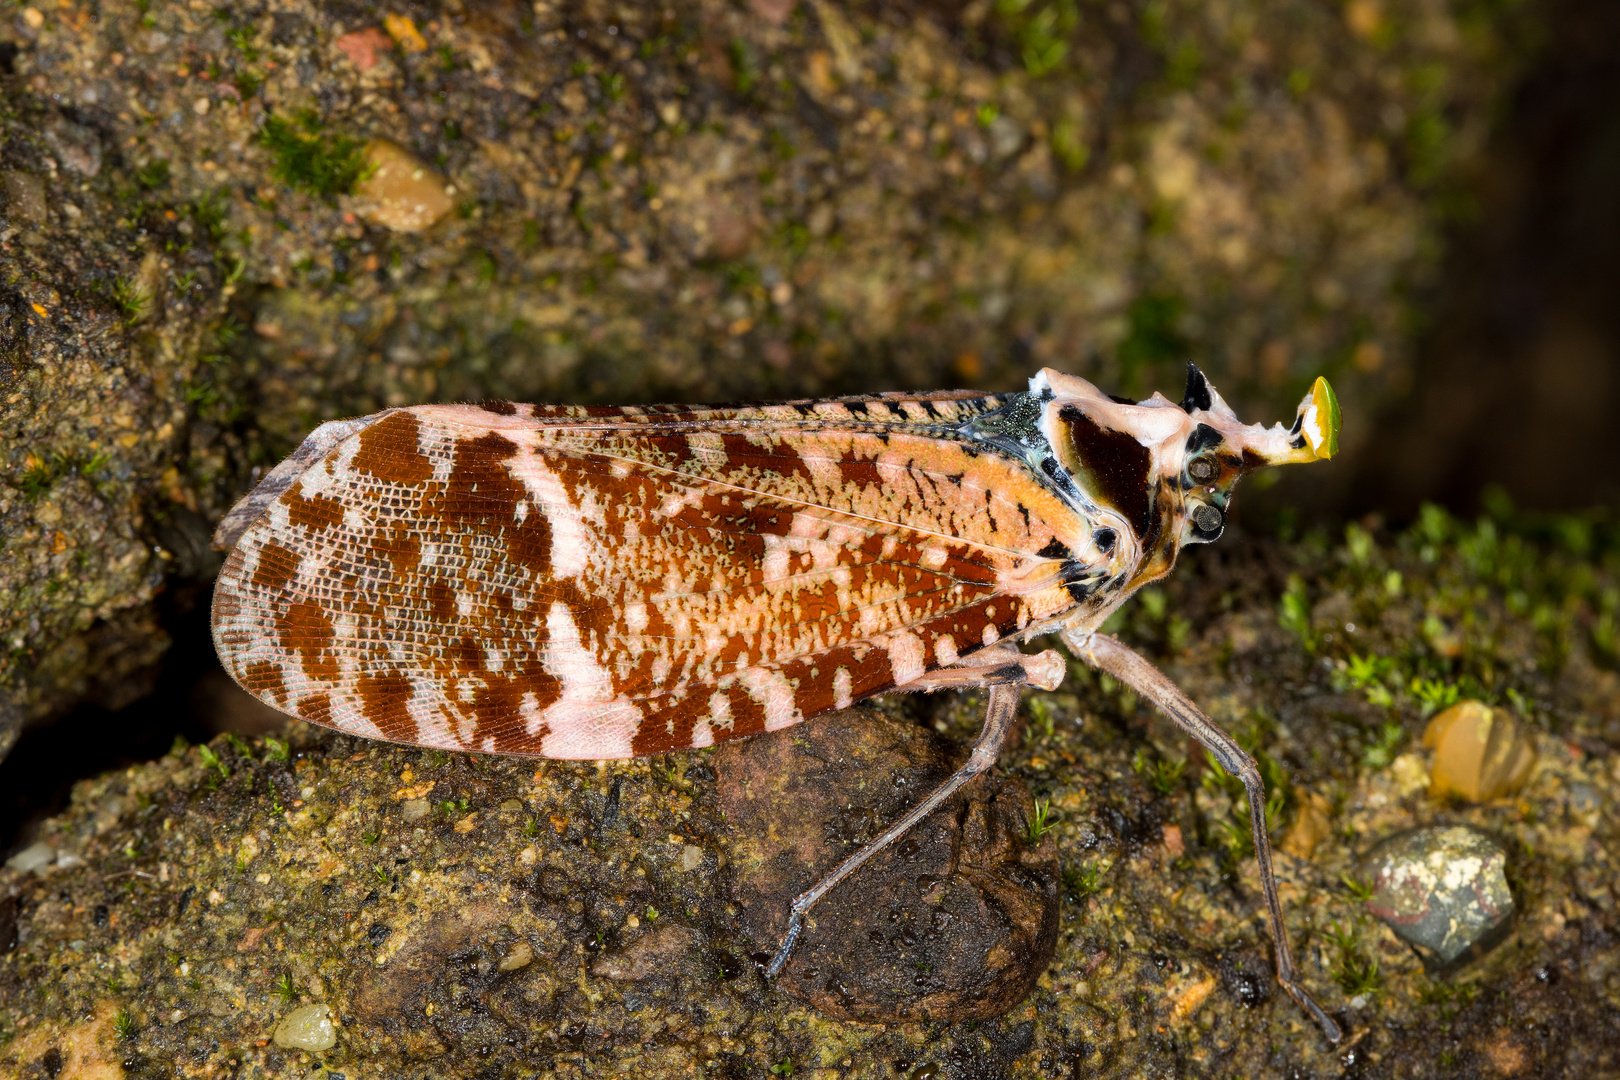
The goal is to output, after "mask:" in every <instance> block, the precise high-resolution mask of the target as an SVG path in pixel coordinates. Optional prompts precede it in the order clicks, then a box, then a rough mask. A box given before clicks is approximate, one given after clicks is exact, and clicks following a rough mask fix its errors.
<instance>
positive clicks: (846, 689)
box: [833, 667, 855, 709]
mask: <svg viewBox="0 0 1620 1080" xmlns="http://www.w3.org/2000/svg"><path fill="white" fill-rule="evenodd" d="M854 700H855V679H854V677H853V676H851V675H850V673H849V668H843V667H841V668H839V669H838V670H837V671H835V672H833V705H834V707H836V708H839V709H847V708H849V706H850V703H851V702H853V701H854Z"/></svg>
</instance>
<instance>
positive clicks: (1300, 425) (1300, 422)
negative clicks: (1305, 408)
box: [1288, 413, 1305, 435]
mask: <svg viewBox="0 0 1620 1080" xmlns="http://www.w3.org/2000/svg"><path fill="white" fill-rule="evenodd" d="M1304 429H1305V414H1304V413H1300V414H1299V415H1298V416H1296V417H1294V426H1293V427H1291V428H1289V429H1288V434H1290V435H1298V434H1299V433H1300V432H1301V431H1303V430H1304Z"/></svg>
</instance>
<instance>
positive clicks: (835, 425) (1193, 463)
mask: <svg viewBox="0 0 1620 1080" xmlns="http://www.w3.org/2000/svg"><path fill="white" fill-rule="evenodd" d="M1338 429H1339V409H1338V404H1337V402H1336V401H1335V399H1334V396H1333V392H1332V390H1331V389H1330V388H1329V386H1328V384H1327V382H1326V380H1323V379H1318V380H1317V381H1316V383H1315V385H1314V386H1313V387H1312V389H1311V391H1310V392H1309V393H1308V394H1307V395H1306V396H1305V399H1304V400H1303V401H1302V402H1301V403H1300V406H1299V410H1298V413H1297V415H1296V417H1295V419H1294V423H1293V426H1292V427H1289V428H1285V427H1283V426H1282V425H1281V424H1278V425H1274V426H1272V427H1270V428H1264V427H1261V426H1259V425H1244V424H1243V423H1241V422H1240V421H1239V420H1238V418H1237V416H1236V415H1235V414H1234V413H1233V412H1232V410H1231V409H1230V408H1229V407H1228V406H1227V404H1226V403H1225V402H1224V401H1222V400H1221V398H1220V396H1219V395H1218V394H1217V393H1216V392H1215V391H1214V389H1213V388H1211V387H1210V385H1209V383H1208V382H1207V380H1206V379H1205V378H1204V376H1203V374H1202V373H1201V372H1200V371H1199V370H1198V368H1197V367H1196V366H1193V365H1191V364H1189V365H1188V378H1187V387H1186V392H1185V394H1184V395H1183V397H1182V400H1181V403H1180V404H1179V405H1178V404H1175V403H1173V402H1171V401H1169V400H1168V399H1166V398H1165V397H1163V396H1162V395H1160V394H1154V395H1153V396H1152V397H1151V398H1148V399H1147V400H1146V401H1141V402H1136V403H1131V402H1129V401H1126V400H1123V399H1117V398H1112V397H1110V396H1108V395H1105V394H1103V393H1101V392H1100V391H1098V390H1097V388H1096V387H1094V386H1093V385H1092V384H1091V383H1089V382H1087V381H1085V380H1084V379H1081V378H1077V377H1075V376H1071V375H1066V374H1063V373H1061V372H1058V371H1055V370H1052V369H1046V370H1043V371H1042V372H1040V373H1039V374H1038V375H1036V376H1035V377H1034V378H1032V379H1031V380H1030V384H1029V389H1028V391H1026V392H1021V393H1009V394H985V393H980V392H974V391H944V392H934V393H918V394H897V393H891V394H881V395H877V396H872V397H848V398H839V399H834V400H827V401H792V402H787V403H783V404H774V405H740V406H716V407H703V406H685V405H653V406H638V407H624V408H605V407H597V406H548V405H514V404H510V403H505V402H497V403H489V404H484V405H423V406H417V407H413V408H397V409H388V410H385V411H383V412H379V413H375V414H373V415H371V416H365V417H361V418H358V419H352V420H340V421H333V422H330V423H327V424H323V425H321V426H320V427H319V428H317V429H316V430H315V431H314V432H313V433H312V434H310V435H309V437H308V438H307V439H306V440H305V441H304V443H303V445H301V446H300V447H299V448H298V449H297V450H296V451H295V452H294V453H293V454H292V455H291V456H290V457H288V458H287V459H286V460H285V461H283V462H282V463H281V464H280V465H278V466H277V467H276V468H275V469H274V470H272V471H271V472H270V473H268V474H267V475H266V476H265V477H264V478H263V480H262V481H261V482H260V483H259V484H258V486H257V487H256V488H254V490H253V491H252V492H251V493H250V494H248V495H247V496H246V497H245V498H243V499H242V500H241V501H240V502H239V503H238V504H237V505H236V506H235V507H234V508H233V509H232V510H231V511H230V513H229V514H227V515H226V517H225V519H224V520H223V522H222V523H221V524H220V526H219V529H218V531H217V533H216V534H215V543H216V544H217V545H218V546H220V547H222V548H229V549H230V553H229V555H228V557H227V558H226V560H225V563H224V567H223V569H222V570H221V571H220V575H219V580H218V583H217V585H216V587H215V592H214V606H213V628H214V641H215V645H216V648H217V650H218V652H219V655H220V659H221V661H222V662H223V663H224V666H225V669H226V670H227V671H228V672H230V674H231V675H232V676H233V677H234V678H235V679H236V680H237V682H239V683H240V684H241V685H242V686H243V687H245V688H246V689H247V690H248V691H249V692H250V693H252V694H254V695H255V696H257V697H258V698H260V699H261V700H263V701H265V702H266V703H268V704H270V705H272V706H274V707H276V708H278V709H280V710H282V711H284V712H287V713H290V714H292V715H293V716H296V717H299V718H302V719H304V720H309V721H312V722H315V723H318V724H325V725H328V726H330V727H334V728H337V729H338V730H340V731H344V732H348V733H350V734H354V735H361V736H366V737H369V738H375V739H386V740H388V741H391V742H397V743H407V744H412V745H417V746H425V747H436V748H440V749H447V750H469V751H482V752H486V753H496V754H516V755H531V756H538V757H549V758H576V759H577V758H586V759H601V758H622V757H632V756H637V755H643V754H656V753H661V752H665V751H672V750H680V749H687V748H692V747H703V746H709V745H712V744H713V743H715V742H718V741H721V740H724V739H730V738H736V737H740V736H744V735H750V734H754V733H757V732H761V731H773V730H777V729H780V728H783V727H786V726H788V725H791V724H796V723H799V722H800V721H803V720H807V719H810V718H812V717H815V716H817V715H820V714H823V713H826V712H830V711H832V710H835V709H841V708H845V707H847V706H849V705H850V704H852V703H854V702H857V701H860V700H862V699H863V698H868V697H872V696H874V695H877V694H883V693H888V692H890V691H916V690H938V689H943V688H947V687H982V688H984V689H985V691H986V696H987V698H988V703H987V706H986V715H985V720H984V728H983V731H982V733H981V734H980V736H979V738H978V740H977V742H976V743H975V745H974V747H973V750H972V753H971V755H970V757H969V758H968V761H967V763H966V764H965V765H963V766H962V768H961V769H960V770H959V771H958V772H957V773H955V774H954V775H953V776H951V777H950V778H949V779H948V780H947V781H946V782H944V783H943V784H942V785H940V787H939V788H938V789H936V790H935V791H933V792H932V793H931V794H930V795H929V796H928V797H927V798H926V799H924V800H923V801H922V802H921V803H920V804H919V805H918V806H917V807H915V808H914V809H913V810H912V811H911V812H910V813H908V814H907V815H906V816H905V817H904V818H902V819H901V820H899V821H897V822H895V823H894V825H892V826H891V827H890V828H889V829H887V830H886V831H885V832H884V833H883V834H882V835H881V836H879V837H878V838H877V839H875V840H873V841H872V842H871V843H869V844H867V845H866V846H865V847H863V848H862V849H861V850H860V851H859V852H857V853H856V854H854V855H853V856H851V857H850V858H849V859H848V860H846V861H845V862H844V863H843V864H842V865H840V866H839V867H838V868H837V869H835V870H834V871H833V872H832V873H831V874H829V875H827V877H826V878H824V879H823V880H822V881H820V882H819V883H818V884H816V885H815V886H814V887H813V888H811V889H810V890H809V891H807V892H805V893H804V894H802V895H801V896H799V897H798V898H797V899H796V900H795V901H794V903H793V905H792V910H791V913H790V917H789V922H788V929H787V933H786V936H785V938H784V940H783V942H782V943H781V947H780V949H779V950H778V952H777V954H776V956H775V958H774V959H773V960H772V962H771V964H770V965H769V968H768V973H769V974H770V975H772V976H774V975H775V974H776V973H777V972H779V971H780V970H781V968H782V966H783V965H784V964H785V963H786V961H787V958H788V956H789V953H790V952H791V950H792V948H793V944H794V942H795V940H796V939H797V938H798V936H799V933H800V932H801V930H802V928H803V926H804V918H805V914H806V912H808V911H809V910H810V908H811V907H812V906H813V905H814V904H815V903H816V901H817V900H818V899H819V898H820V897H821V896H823V895H825V894H826V892H827V891H828V890H829V889H831V888H833V887H834V886H835V885H837V884H838V883H839V882H840V881H842V880H843V879H844V878H845V877H847V876H848V875H849V874H850V873H852V872H853V871H854V870H855V869H856V868H857V867H859V866H860V865H861V864H862V863H864V862H865V861H866V860H868V859H870V858H871V857H872V855H874V854H875V853H876V852H878V851H879V850H881V849H882V848H883V847H885V846H886V845H888V844H889V843H891V842H893V841H894V840H895V839H896V838H897V837H899V836H901V835H902V834H904V833H905V832H906V830H908V829H910V828H911V827H912V826H913V825H915V824H916V823H917V822H918V821H920V820H922V818H923V817H924V816H926V815H927V814H928V813H930V812H931V811H932V810H934V809H935V808H937V807H938V806H939V805H940V804H941V803H943V802H944V801H945V800H946V799H947V798H949V796H950V795H951V794H952V793H953V792H955V791H956V790H957V789H958V788H960V787H961V786H962V785H963V784H965V783H966V782H967V781H968V780H970V779H971V778H972V777H973V776H975V775H977V774H978V773H980V772H983V771H985V770H986V769H988V768H990V767H991V766H992V765H993V764H994V763H995V761H996V757H997V754H998V752H999V750H1000V748H1001V744H1002V741H1003V740H1004V738H1005V736H1006V734H1007V732H1008V729H1009V728H1010V726H1011V724H1012V720H1013V716H1014V713H1015V711H1016V709H1017V705H1018V700H1019V695H1020V691H1021V688H1022V687H1024V686H1026V685H1029V686H1036V687H1041V688H1044V689H1048V690H1050V689H1055V688H1056V687H1057V686H1058V685H1059V684H1060V683H1061V682H1062V680H1063V677H1064V673H1065V662H1064V660H1063V658H1062V656H1061V655H1060V654H1059V653H1058V652H1057V651H1055V650H1050V649H1049V650H1046V651H1044V652H1041V653H1038V654H1025V653H1022V652H1020V651H1019V650H1018V649H1017V648H1016V647H1015V646H1016V643H1017V642H1020V641H1027V640H1029V639H1031V638H1034V637H1036V636H1038V635H1044V634H1053V633H1055V634H1056V635H1057V636H1058V638H1059V639H1060V640H1061V641H1062V642H1063V643H1064V644H1065V646H1066V647H1067V648H1068V649H1069V651H1070V652H1072V653H1073V654H1074V655H1075V656H1077V657H1079V658H1080V659H1082V660H1084V661H1085V662H1087V663H1089V664H1092V665H1093V666H1095V667H1096V668H1098V669H1099V670H1101V671H1104V672H1106V673H1108V674H1110V675H1112V676H1113V677H1114V678H1116V679H1118V680H1119V681H1120V682H1121V683H1123V684H1124V685H1126V686H1129V687H1131V688H1132V689H1133V690H1135V691H1136V692H1137V693H1139V694H1140V695H1141V696H1142V697H1144V698H1146V699H1147V700H1149V701H1152V702H1153V703H1154V704H1156V705H1158V706H1159V708H1161V709H1162V710H1163V711H1164V712H1165V713H1166V714H1168V715H1169V716H1170V718H1171V719H1172V720H1173V721H1175V723H1176V724H1178V725H1179V726H1181V727H1182V728H1183V729H1184V730H1186V731H1187V732H1188V733H1189V734H1190V735H1192V737H1193V738H1195V739H1197V740H1198V741H1199V742H1200V743H1201V744H1202V745H1203V746H1204V747H1205V749H1206V750H1207V751H1208V752H1209V754H1210V755H1211V756H1212V757H1213V758H1214V759H1215V760H1216V761H1218V762H1219V763H1220V764H1221V766H1222V767H1223V768H1225V769H1226V770H1227V771H1228V772H1230V773H1232V774H1233V775H1235V776H1237V777H1239V778H1240V779H1241V780H1242V781H1243V783H1244V786H1245V787H1246V788H1247V791H1248V797H1249V810H1250V819H1251V824H1252V829H1253V834H1254V848H1255V856H1256V859H1257V861H1258V863H1259V869H1260V878H1261V883H1262V885H1263V887H1264V893H1265V901H1266V908H1267V913H1268V915H1269V918H1270V923H1271V929H1272V937H1273V941H1274V943H1275V947H1276V968H1277V978H1278V981H1279V982H1280V983H1281V984H1282V985H1283V987H1284V988H1285V989H1287V990H1288V992H1289V994H1290V995H1292V996H1293V998H1294V999H1295V1000H1296V1001H1297V1002H1298V1003H1299V1004H1300V1005H1301V1006H1302V1007H1303V1008H1304V1009H1305V1010H1306V1011H1308V1012H1309V1013H1310V1014H1311V1016H1312V1017H1313V1018H1314V1019H1315V1020H1316V1022H1317V1023H1318V1024H1319V1025H1320V1026H1321V1027H1322V1030H1323V1031H1324V1032H1325V1033H1326V1034H1327V1035H1328V1037H1329V1038H1330V1039H1332V1040H1334V1041H1337V1039H1338V1038H1339V1029H1338V1026H1337V1025H1336V1024H1335V1023H1334V1022H1333V1020H1332V1019H1331V1018H1329V1017H1328V1016H1327V1014H1326V1013H1325V1012H1324V1011H1323V1010H1322V1009H1321V1007H1320V1006H1318V1005H1317V1003H1316V1002H1315V1000H1314V999H1312V997H1311V996H1310V994H1309V993H1308V992H1307V991H1306V990H1305V988H1304V987H1303V985H1302V984H1301V983H1300V981H1299V977H1298V974H1297V971H1296V968H1295V965H1294V960H1293V953H1292V951H1291V949H1290V948H1289V942H1288V936H1287V933H1286V929H1285V927H1284V924H1283V919H1282V907H1281V903H1280V901H1279V899H1278V894H1277V887H1276V882H1275V879H1274V876H1273V873H1272V866H1271V847H1270V842H1269V840H1268V837H1267V834H1266V826H1265V791H1264V787H1263V785H1262V782H1261V779H1260V774H1259V772H1258V770H1257V769H1256V767H1255V763H1254V761H1253V760H1252V759H1251V758H1250V757H1249V756H1248V755H1247V754H1246V753H1244V752H1243V750H1242V749H1241V748H1240V747H1239V746H1238V745H1237V743H1236V742H1234V741H1233V740H1232V738H1231V737H1230V736H1228V735H1227V734H1226V733H1225V732H1223V731H1222V730H1221V729H1220V728H1219V727H1217V726H1216V725H1215V723H1214V722H1213V721H1212V720H1210V718H1209V717H1208V716H1206V715H1205V714H1204V713H1203V712H1202V711H1201V710H1200V709H1199V708H1198V707H1197V706H1196V705H1195V704H1193V702H1192V701H1191V700H1190V699H1189V698H1188V697H1187V696H1186V695H1185V694H1183V693H1182V692H1181V691H1180V690H1179V689H1177V687H1176V686H1175V685H1174V684H1173V683H1172V682H1171V681H1170V680H1169V679H1168V678H1166V677H1165V676H1164V675H1163V674H1161V673H1160V672H1159V671H1158V670H1157V669H1156V668H1154V667H1153V665H1152V664H1150V663H1148V662H1147V661H1146V660H1144V659H1143V658H1141V657H1140V656H1138V655H1137V654H1136V653H1134V652H1132V651H1131V650H1130V649H1129V648H1127V647H1126V646H1125V645H1124V644H1122V643H1121V642H1119V641H1118V640H1116V639H1115V638H1112V637H1110V636H1107V635H1105V634H1102V633H1100V632H1099V631H1098V629H1097V628H1098V627H1099V626H1101V624H1102V623H1103V621H1104V620H1105V619H1106V618H1107V617H1108V616H1109V614H1111V613H1112V612H1113V611H1114V610H1115V609H1116V608H1118V607H1119V605H1120V604H1122V603H1123V602H1124V601H1125V600H1126V599H1127V598H1128V597H1129V596H1130V595H1131V594H1132V593H1133V592H1134V591H1136V590H1137V589H1138V588H1140V587H1141V586H1142V585H1144V584H1146V583H1148V582H1150V581H1153V580H1155V579H1157V578H1160V577H1162V576H1163V575H1165V574H1166V573H1168V572H1169V570H1170V568H1171V566H1172V565H1173V564H1174V562H1175V559H1176V554H1177V552H1178V551H1179V550H1180V549H1181V548H1182V547H1183V546H1185V545H1187V544H1195V543H1207V542H1209V541H1212V540H1214V539H1216V538H1217V537H1219V536H1220V534H1221V531H1222V529H1223V528H1224V523H1225V516H1226V508H1227V501H1228V499H1229V497H1230V495H1231V491H1232V487H1233V484H1234V483H1235V482H1236V481H1237V479H1238V478H1239V477H1240V476H1242V475H1243V474H1244V473H1245V472H1248V471H1250V470H1252V469H1255V468H1259V467H1262V466H1269V465H1279V464H1286V463H1291V462H1309V461H1315V460H1318V459H1321V458H1327V457H1330V456H1332V455H1333V453H1335V452H1336V450H1337V442H1338Z"/></svg>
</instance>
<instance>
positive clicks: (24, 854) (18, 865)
mask: <svg viewBox="0 0 1620 1080" xmlns="http://www.w3.org/2000/svg"><path fill="white" fill-rule="evenodd" d="M55 858H56V849H55V848H53V847H51V845H49V844H47V843H46V842H45V841H43V840H36V841H35V842H34V843H32V844H29V845H28V846H27V847H25V848H23V849H22V850H21V851H19V852H17V854H15V855H13V856H12V857H11V858H9V859H7V860H6V866H8V867H9V868H11V869H12V870H17V871H20V872H22V873H24V874H31V873H33V872H34V871H36V870H43V869H44V868H45V867H47V866H49V865H51V862H52V861H53V860H55Z"/></svg>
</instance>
